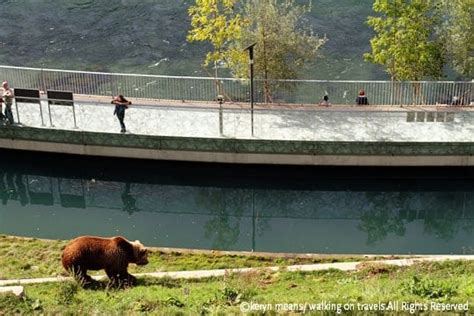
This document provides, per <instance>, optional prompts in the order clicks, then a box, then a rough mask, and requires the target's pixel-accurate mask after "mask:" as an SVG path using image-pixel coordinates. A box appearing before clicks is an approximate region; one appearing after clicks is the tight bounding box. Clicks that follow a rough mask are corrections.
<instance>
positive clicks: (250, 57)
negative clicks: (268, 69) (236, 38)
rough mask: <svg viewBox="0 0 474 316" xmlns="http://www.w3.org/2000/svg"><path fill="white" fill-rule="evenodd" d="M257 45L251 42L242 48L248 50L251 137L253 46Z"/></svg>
mask: <svg viewBox="0 0 474 316" xmlns="http://www.w3.org/2000/svg"><path fill="white" fill-rule="evenodd" d="M255 45H257V43H253V44H251V45H249V46H247V47H246V48H244V50H248V51H249V64H250V120H251V122H250V126H251V128H252V137H253V47H254V46H255Z"/></svg>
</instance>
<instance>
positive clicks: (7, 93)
mask: <svg viewBox="0 0 474 316" xmlns="http://www.w3.org/2000/svg"><path fill="white" fill-rule="evenodd" d="M2 88H3V93H2V96H3V101H4V102H5V116H6V118H7V124H13V123H14V121H13V111H12V104H13V90H12V89H10V87H9V86H8V82H7V81H4V82H3V83H2Z"/></svg>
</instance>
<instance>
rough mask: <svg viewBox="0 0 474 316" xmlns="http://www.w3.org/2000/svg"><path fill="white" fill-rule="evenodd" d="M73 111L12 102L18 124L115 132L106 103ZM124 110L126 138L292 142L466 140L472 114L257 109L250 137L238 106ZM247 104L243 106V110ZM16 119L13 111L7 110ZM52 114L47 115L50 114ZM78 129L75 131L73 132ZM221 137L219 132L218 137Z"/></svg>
mask: <svg viewBox="0 0 474 316" xmlns="http://www.w3.org/2000/svg"><path fill="white" fill-rule="evenodd" d="M79 99H80V100H78V101H76V103H75V112H74V113H75V117H76V124H75V123H74V116H73V110H72V107H71V106H61V105H51V106H49V107H48V105H47V102H45V101H42V102H41V106H39V105H38V104H28V103H18V113H19V116H20V121H21V123H22V124H23V125H24V126H29V127H39V128H52V129H63V130H73V131H90V132H106V133H119V131H120V126H119V123H118V120H117V118H116V117H115V116H114V115H113V111H114V106H113V105H112V104H110V100H109V99H110V98H98V97H95V98H94V97H89V98H86V97H81V98H79ZM132 102H134V103H133V105H131V106H130V108H129V109H128V110H127V111H126V115H125V124H126V126H127V130H128V131H129V133H132V134H138V135H157V136H178V137H205V138H236V139H269V140H297V141H384V142H385V141H393V142H406V141H429V142H442V141H448V142H468V141H472V140H473V137H472V135H473V134H474V112H473V111H472V110H473V108H466V107H447V106H440V107H437V106H431V107H428V106H426V107H417V108H414V107H405V108H400V107H386V106H385V107H382V106H366V107H355V106H352V107H351V106H332V107H329V108H327V107H320V106H316V105H312V106H308V105H306V106H300V107H295V106H292V107H290V106H279V107H278V106H275V105H272V106H265V107H262V106H257V107H256V110H255V112H254V119H253V121H254V136H252V135H251V115H250V110H249V109H248V107H247V108H244V106H243V105H241V104H225V105H224V110H223V111H222V112H220V111H219V108H218V107H217V106H216V105H215V104H213V105H212V104H201V103H196V102H195V103H176V102H174V103H173V102H171V101H170V103H169V104H167V105H164V104H160V103H158V102H151V101H146V100H132ZM246 106H248V105H247V104H246ZM13 112H14V115H15V120H17V111H16V108H14V109H13ZM49 113H51V115H50V114H49ZM75 125H76V126H75ZM221 132H222V133H221Z"/></svg>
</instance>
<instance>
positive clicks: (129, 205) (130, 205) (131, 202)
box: [122, 182, 140, 215]
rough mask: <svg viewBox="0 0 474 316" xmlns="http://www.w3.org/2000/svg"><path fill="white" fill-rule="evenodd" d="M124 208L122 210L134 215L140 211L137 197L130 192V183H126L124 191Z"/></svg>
mask: <svg viewBox="0 0 474 316" xmlns="http://www.w3.org/2000/svg"><path fill="white" fill-rule="evenodd" d="M122 202H123V208H122V211H124V212H127V213H128V214H129V215H132V214H133V213H134V212H138V211H140V209H139V208H138V207H137V206H136V203H137V199H135V197H134V196H133V195H132V194H131V193H130V183H129V182H127V183H125V188H124V190H123V193H122Z"/></svg>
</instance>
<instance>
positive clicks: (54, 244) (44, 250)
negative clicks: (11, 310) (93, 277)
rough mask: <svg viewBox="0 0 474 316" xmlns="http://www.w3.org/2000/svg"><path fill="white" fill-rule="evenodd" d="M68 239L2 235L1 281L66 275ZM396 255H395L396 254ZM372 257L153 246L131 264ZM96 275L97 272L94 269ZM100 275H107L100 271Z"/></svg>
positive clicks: (176, 267)
mask: <svg viewBox="0 0 474 316" xmlns="http://www.w3.org/2000/svg"><path fill="white" fill-rule="evenodd" d="M67 243H68V241H64V240H40V239H34V238H21V237H12V236H5V235H0V280H1V279H16V278H38V277H49V276H58V275H67V274H66V273H65V271H64V269H63V267H62V266H61V252H62V249H63V248H64V246H66V244H67ZM393 258H395V257H393ZM369 259H370V260H373V258H368V257H364V256H327V255H321V256H297V255H295V256H291V255H281V256H278V255H276V256H275V255H262V256H257V255H238V254H231V255H229V254H225V253H223V252H219V251H213V252H203V253H191V252H176V251H166V252H165V251H160V250H157V249H152V250H151V252H150V255H149V264H148V265H146V266H140V267H138V266H136V265H130V267H129V271H130V272H131V273H140V272H155V271H182V270H201V269H230V268H243V267H269V266H287V265H294V264H311V263H327V262H343V261H366V260H369ZM91 274H94V271H91ZM97 274H104V272H103V271H102V272H98V273H97Z"/></svg>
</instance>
